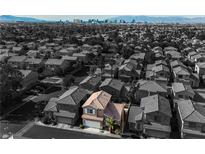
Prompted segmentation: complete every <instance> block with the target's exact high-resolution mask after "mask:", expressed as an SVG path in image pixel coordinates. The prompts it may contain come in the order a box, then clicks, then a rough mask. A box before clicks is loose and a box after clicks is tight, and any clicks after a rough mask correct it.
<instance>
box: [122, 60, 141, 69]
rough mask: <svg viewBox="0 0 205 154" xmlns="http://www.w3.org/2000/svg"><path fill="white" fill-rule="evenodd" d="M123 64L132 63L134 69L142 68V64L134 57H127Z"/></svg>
mask: <svg viewBox="0 0 205 154" xmlns="http://www.w3.org/2000/svg"><path fill="white" fill-rule="evenodd" d="M123 64H129V65H132V66H133V68H134V69H137V70H141V69H142V64H140V63H138V62H137V60H134V59H127V60H125V61H124V63H123Z"/></svg>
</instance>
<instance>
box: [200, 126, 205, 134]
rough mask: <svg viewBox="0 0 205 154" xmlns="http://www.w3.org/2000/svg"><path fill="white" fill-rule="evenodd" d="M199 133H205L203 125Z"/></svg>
mask: <svg viewBox="0 0 205 154" xmlns="http://www.w3.org/2000/svg"><path fill="white" fill-rule="evenodd" d="M201 132H203V133H205V125H202V127H201Z"/></svg>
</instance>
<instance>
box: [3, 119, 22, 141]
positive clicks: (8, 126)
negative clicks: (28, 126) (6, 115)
mask: <svg viewBox="0 0 205 154" xmlns="http://www.w3.org/2000/svg"><path fill="white" fill-rule="evenodd" d="M24 126H25V124H23V123H22V124H20V123H18V124H17V123H8V122H0V138H1V137H2V135H3V134H8V133H12V134H15V133H16V132H18V131H19V130H20V129H21V128H23V127H24Z"/></svg>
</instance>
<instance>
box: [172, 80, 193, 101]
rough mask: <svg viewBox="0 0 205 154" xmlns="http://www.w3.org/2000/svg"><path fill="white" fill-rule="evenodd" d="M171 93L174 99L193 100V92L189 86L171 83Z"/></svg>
mask: <svg viewBox="0 0 205 154" xmlns="http://www.w3.org/2000/svg"><path fill="white" fill-rule="evenodd" d="M172 92H173V96H174V98H175V99H193V98H194V95H195V92H194V91H193V89H192V87H191V86H190V85H189V84H183V83H181V82H174V83H172Z"/></svg>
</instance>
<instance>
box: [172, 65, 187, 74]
mask: <svg viewBox="0 0 205 154" xmlns="http://www.w3.org/2000/svg"><path fill="white" fill-rule="evenodd" d="M173 72H174V73H175V74H180V75H190V73H189V71H188V70H187V69H185V68H184V67H181V66H178V67H175V68H173Z"/></svg>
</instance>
